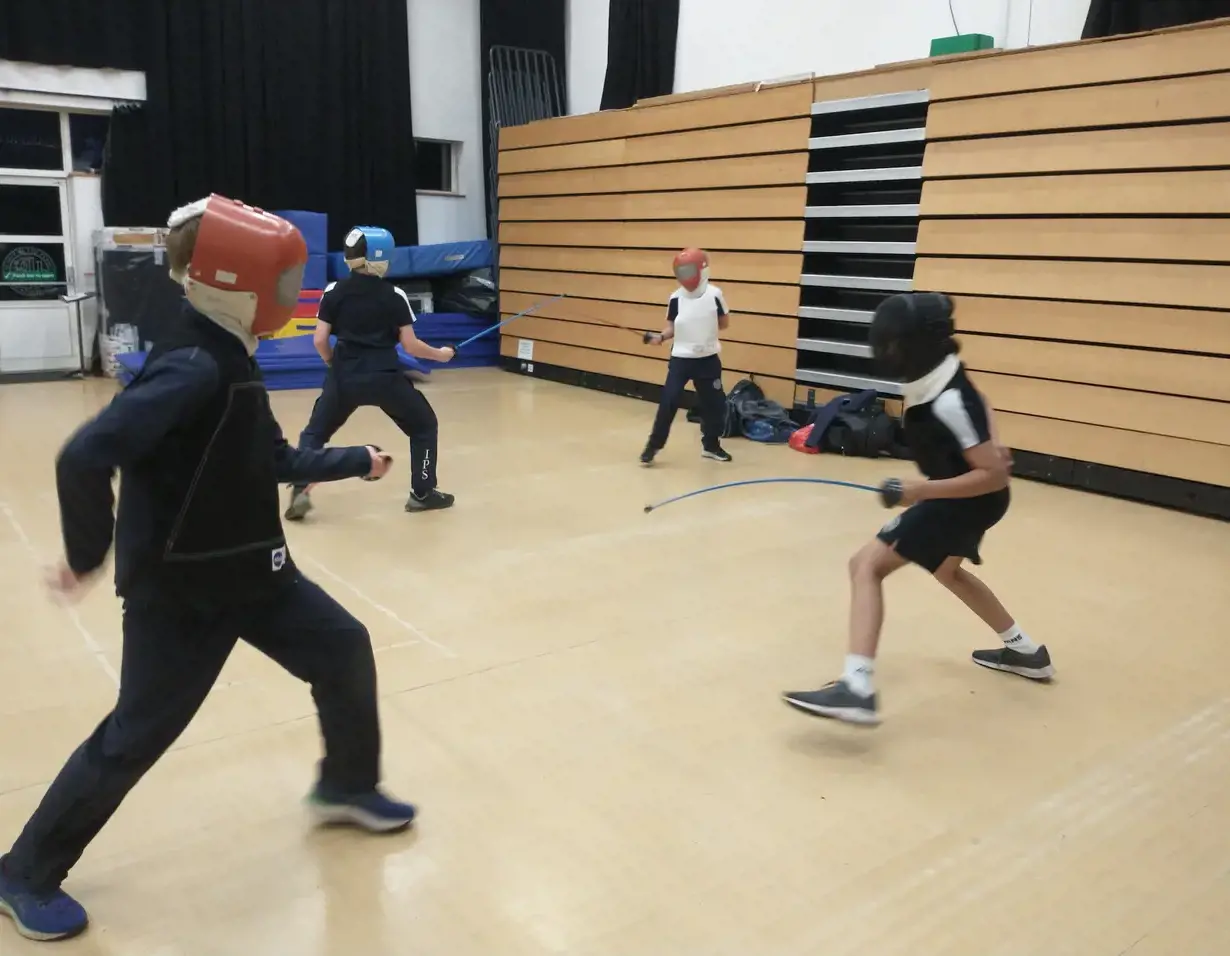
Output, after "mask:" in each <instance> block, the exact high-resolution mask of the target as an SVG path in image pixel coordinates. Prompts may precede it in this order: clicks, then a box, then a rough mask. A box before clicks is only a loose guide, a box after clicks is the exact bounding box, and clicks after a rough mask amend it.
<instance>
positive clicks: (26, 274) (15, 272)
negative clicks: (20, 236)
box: [0, 246, 58, 282]
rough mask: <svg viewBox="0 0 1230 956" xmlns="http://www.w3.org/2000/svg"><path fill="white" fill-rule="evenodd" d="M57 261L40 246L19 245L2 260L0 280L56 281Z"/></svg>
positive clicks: (0, 261)
mask: <svg viewBox="0 0 1230 956" xmlns="http://www.w3.org/2000/svg"><path fill="white" fill-rule="evenodd" d="M57 278H58V276H57V275H56V262H55V260H54V259H53V258H51V256H50V255H49V254H48V253H47V252H46V250H44V249H40V248H38V246H17V247H16V248H15V249H10V250H9V252H8V255H6V256H5V257H4V259H3V260H0V282H55V281H56V279H57Z"/></svg>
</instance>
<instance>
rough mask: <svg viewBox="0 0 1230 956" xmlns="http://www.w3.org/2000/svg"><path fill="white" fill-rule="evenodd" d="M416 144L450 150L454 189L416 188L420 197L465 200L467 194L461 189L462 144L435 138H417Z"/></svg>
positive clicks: (450, 175) (450, 174)
mask: <svg viewBox="0 0 1230 956" xmlns="http://www.w3.org/2000/svg"><path fill="white" fill-rule="evenodd" d="M414 143H415V146H416V147H417V146H418V144H419V143H435V144H437V145H440V146H445V147H447V148H448V162H447V164H446V165H447V167H448V169H449V179H450V181H451V183H452V187H453V188H452V189H420V188H418V186H416V187H415V190H414V191H415V192H416V193H417V194H418V195H420V196H448V197H451V198H453V199H464V198H465V193H464V192H463V191H462V189H461V150H462V148H463V145H464V144H462V143H460V142H458V141H457V140H453V139H437V138H436V137H434V136H416V137H414Z"/></svg>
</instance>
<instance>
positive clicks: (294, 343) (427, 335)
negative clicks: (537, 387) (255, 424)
mask: <svg viewBox="0 0 1230 956" xmlns="http://www.w3.org/2000/svg"><path fill="white" fill-rule="evenodd" d="M490 324H491V323H490V322H489V321H488V320H487V318H484V317H481V316H472V315H454V314H450V313H428V314H425V315H421V316H419V320H418V322H416V323H415V326H414V330H415V333H416V334H417V335H418V337H419V338H420V339H422V340H423V341H424V342H426V343H428V344H429V345H432V346H435V347H436V348H439V347H440V346H443V345H450V344H456V343H458V342H462V341H465V340H466V339H468V338H469V337H470V336H471V335H474V334H475V333H476V332H481V331H482V330H483V329H485V328H487V327H488V326H489V325H490ZM499 354H500V337H499V335H498V334H496V333H492V334H491V335H489V336H486V337H484V338H481V339H479V340H478V341H476V342H473V343H471V344H470V345H468V346H466V348H465V350H464V351H463V352H460V353H458V355H457V357H456V358H454V359H453V361H451V362H449V363H448V365H446V366H442V365H440V364H439V363H436V362H425V361H421V360H419V359H416V358H414V357H412V356H410V355H407V354H406V353H405V352H404V351H402V348H401V346H400V345H399V346H398V347H397V357H398V358H399V359H400V360H401V364H402V367H403V368H404V369H406V370H407V371H415V372H419V373H421V374H423V375H426V376H430V375H431V373H432V371H433V370H434V369H439V368H475V367H478V366H485V365H495V364H497V362H498V360H499ZM145 355H146V353H145V352H128V353H125V354H123V355H118V356H116V360H117V362H118V364H119V366H120V368H119V374H118V378H119V380H120V382H122V383H123V384H124V385H127V384H128V383H129V382H131V381H132V379H133V377H134V376H135V375H136V374H137V372H139V371H140V370H141V367H142V366H143V365H144V364H145ZM256 364H257V365H259V366H260V369H261V373H262V374H263V375H264V376H265V387H266V388H268V389H269V390H270V391H281V390H285V389H293V388H320V387H321V385H322V384H323V383H324V380H325V363H324V361H322V360H321V357H320V356H319V355H317V354H316V348H315V347H314V346H313V345H312V337H311V336H310V335H296V336H292V337H291V338H285V339H266V340H264V341H262V342H261V343H260V345H258V346H257V348H256Z"/></svg>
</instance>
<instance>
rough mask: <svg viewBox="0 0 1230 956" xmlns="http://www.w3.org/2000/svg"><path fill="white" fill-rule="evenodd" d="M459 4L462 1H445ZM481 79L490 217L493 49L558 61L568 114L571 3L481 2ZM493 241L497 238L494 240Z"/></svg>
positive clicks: (543, 0) (532, 0)
mask: <svg viewBox="0 0 1230 956" xmlns="http://www.w3.org/2000/svg"><path fill="white" fill-rule="evenodd" d="M445 2H449V3H456V2H459V0H445ZM479 23H480V27H479V32H480V38H479V44H480V58H479V64H478V69H479V78H480V81H481V83H482V91H483V195H484V196H485V197H486V201H487V213H488V215H490V213H491V208H490V206H491V199H490V196H488V195H487V192H488V190H487V184H488V183H489V182H490V181H491V180H490V176H491V98H490V96H489V95H488V91H487V71H488V70H489V69H490V63H491V60H490V56H489V54H490V52H491V48H492V47H493V46H515V47H521V48H523V49H526V50H543V51H545V52H547V53H549V54H551V56H552V58H553V59H554V60H555V69H556V72H557V73H558V75H559V82H560V91H561V94H562V96H563V100H564V103H563V105H564V112H565V113H567V112H568V2H567V0H481V3H480V6H479ZM491 238H493V239H494V238H495V237H494V236H492V237H491Z"/></svg>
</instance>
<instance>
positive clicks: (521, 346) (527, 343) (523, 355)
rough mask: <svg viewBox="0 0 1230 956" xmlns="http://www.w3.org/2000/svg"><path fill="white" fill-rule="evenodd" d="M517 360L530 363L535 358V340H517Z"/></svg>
mask: <svg viewBox="0 0 1230 956" xmlns="http://www.w3.org/2000/svg"><path fill="white" fill-rule="evenodd" d="M517 358H519V359H521V360H522V361H529V360H531V359H533V358H534V340H533V339H517Z"/></svg>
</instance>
